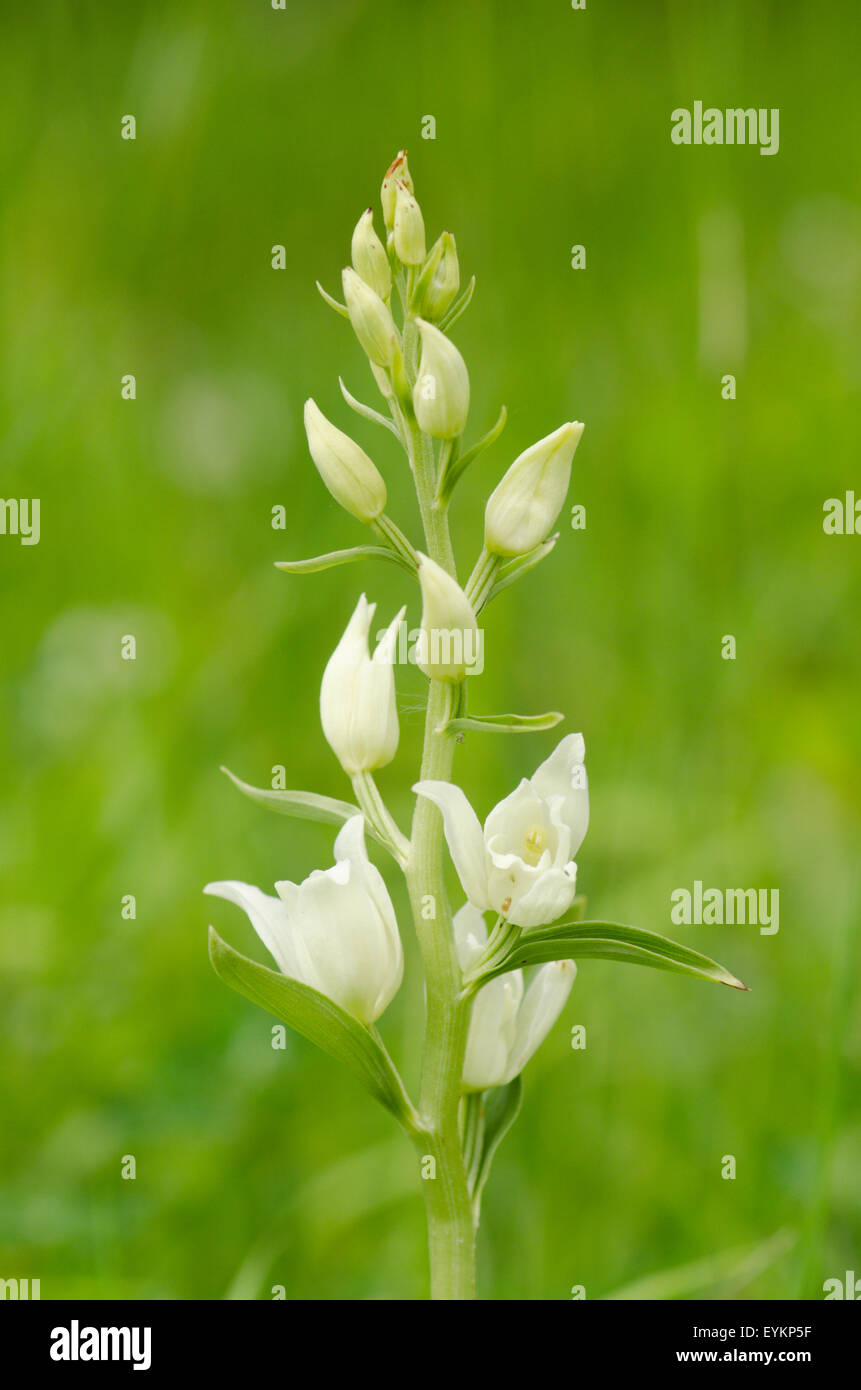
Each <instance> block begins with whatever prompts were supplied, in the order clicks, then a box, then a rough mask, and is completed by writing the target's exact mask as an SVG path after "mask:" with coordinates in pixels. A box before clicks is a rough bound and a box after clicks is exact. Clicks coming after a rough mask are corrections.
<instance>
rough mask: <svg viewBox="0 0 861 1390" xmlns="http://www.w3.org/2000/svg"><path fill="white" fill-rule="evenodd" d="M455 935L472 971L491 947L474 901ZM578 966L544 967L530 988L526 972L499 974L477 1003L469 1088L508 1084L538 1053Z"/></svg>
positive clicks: (466, 1073)
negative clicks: (527, 983)
mask: <svg viewBox="0 0 861 1390" xmlns="http://www.w3.org/2000/svg"><path fill="white" fill-rule="evenodd" d="M454 936H455V944H456V946H457V955H458V960H459V961H460V967H461V970H463V971H464V972H466V971H468V970H471V969H472V967H473V966H474V965H475V964H476V963H477V961H478V960H479V958H480V956H481V955H482V952H483V951H484V948H485V946H486V945H487V927H486V926H485V922H484V918H483V917H482V915H481V913H480V912H479V911H478V909H477V908H475V907H472V906H471V905H470V904H469V903H467V904H466V906H465V907H462V908H461V909H460V912H457V913H455V918H454ZM576 974H577V967H576V965H575V964H574V962H573V960H558V961H552V962H551V963H550V964H549V965H542V967H541V969H540V970H537V971H536V972H535V974H534V975H533V977H532V980H531V982H530V985H529V988H528V989H524V983H523V971H522V970H510V971H508V972H507V973H506V974H505V975H497V976H496V979H494V980H491V981H490V983H489V984H486V985H485V986H484V987H483V989H480V990H479V992H478V994H477V995H476V997H475V1002H474V1004H473V1006H472V1017H471V1018H470V1023H469V1033H468V1035H467V1040H466V1056H465V1058H464V1063H463V1088H464V1090H465V1091H485V1090H487V1088H488V1087H489V1086H506V1085H507V1084H508V1082H509V1081H513V1080H514V1078H515V1076H519V1074H520V1073H521V1072H522V1071H523V1068H524V1067H525V1066H526V1063H527V1062H528V1061H529V1059H530V1057H532V1056H534V1054H535V1053H536V1052H537V1051H538V1048H539V1047H540V1046H541V1044H542V1043H543V1041H544V1039H545V1038H546V1037H547V1034H548V1033H549V1032H550V1029H551V1028H552V1027H553V1025H554V1023H555V1022H556V1020H557V1018H558V1017H559V1015H560V1014H561V1012H562V1010H563V1008H564V1007H565V1002H566V1000H567V999H568V995H569V994H570V993H571V986H572V985H573V984H574V977H575V975H576Z"/></svg>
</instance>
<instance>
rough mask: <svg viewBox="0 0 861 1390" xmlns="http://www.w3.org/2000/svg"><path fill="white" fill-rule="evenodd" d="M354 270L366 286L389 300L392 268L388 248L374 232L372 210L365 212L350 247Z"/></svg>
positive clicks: (358, 223) (357, 224)
mask: <svg viewBox="0 0 861 1390" xmlns="http://www.w3.org/2000/svg"><path fill="white" fill-rule="evenodd" d="M350 255H351V258H352V261H353V268H354V269H355V270H356V272H357V274H359V275H361V277H362V279H363V280H364V282H365V284H366V285H370V287H371V289H372V290H375V291H376V293H377V294H378V295H379V296H380V298H381V299H388V297H389V295H390V294H391V292H392V268H391V266H390V265H389V258H388V256H387V255H386V248H385V246H384V245H383V243H382V242H381V241H380V238H379V237H378V236H377V234H376V232H375V231H374V214H373V212H372V211H371V209H370V208H368V210H367V212H363V213H362V215H361V217H360V218H359V220H358V222H357V223H356V230H355V231H354V232H353V241H352V245H351V247H350Z"/></svg>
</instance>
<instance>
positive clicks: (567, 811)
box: [413, 734, 589, 927]
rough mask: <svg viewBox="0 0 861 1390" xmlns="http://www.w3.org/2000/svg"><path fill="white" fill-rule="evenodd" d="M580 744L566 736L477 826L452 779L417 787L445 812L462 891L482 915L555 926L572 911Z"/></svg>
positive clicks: (581, 779) (579, 831)
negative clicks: (554, 924) (564, 915)
mask: <svg viewBox="0 0 861 1390" xmlns="http://www.w3.org/2000/svg"><path fill="white" fill-rule="evenodd" d="M585 757H586V745H585V743H584V741H583V735H582V734H568V735H567V737H565V738H563V739H562V741H561V743H559V744H557V746H556V748H555V749H554V750H553V752H552V753H551V754H550V757H549V758H547V759H546V761H545V762H543V763H542V764H541V766H540V767H539V768H538V770H537V772H535V773H533V775H532V777H530V778H525V777H524V779H523V781H522V782H521V783H520V786H519V787H517V788H516V790H515V791H513V792H512V793H511V795H510V796H507V797H506V798H505V799H504V801H500V802H499V804H498V805H497V806H494V808H493V810H492V811H491V812H490V815H489V816H488V817H487V820H486V821H485V822H484V829H482V827H481V824H480V822H479V819H478V817H477V816H476V814H475V812H474V810H473V809H472V807H471V806H470V804H469V801H468V800H467V798H466V796H465V794H464V793H463V792H462V791H461V789H460V787H457V786H455V785H454V783H452V782H436V781H426V782H417V783H416V785H415V786H414V787H413V791H415V792H417V793H418V794H419V796H426V797H427V798H428V800H429V801H432V802H433V803H434V805H435V806H438V807H439V809H440V811H441V812H442V815H443V824H444V829H445V838H446V841H447V842H448V847H449V852H450V854H451V857H452V860H453V861H454V866H455V868H456V869H457V872H458V876H459V878H460V881H461V883H462V885H463V890H464V892H465V893H466V896H467V898H468V899H469V901H470V902H471V903H472V905H473V907H477V908H478V910H479V911H480V912H485V911H489V910H491V909H492V910H493V911H494V912H497V913H499V915H500V916H502V917H506V918H507V919H508V921H509V922H513V923H514V925H515V926H518V927H540V926H543V925H544V924H545V923H547V922H553V921H555V920H556V918H557V917H559V916H560V915H561V914H562V913H563V912H565V911H566V910H567V908H569V907H570V906H571V902H572V901H573V898H574V893H575V891H576V883H577V865H576V864H575V863H574V855H575V854H576V853H577V850H578V849H579V848H580V846H581V844H582V843H583V839H584V837H585V834H586V830H587V827H588V825H589V790H588V786H587V782H586V768H585V766H584V759H585Z"/></svg>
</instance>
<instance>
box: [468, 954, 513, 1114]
mask: <svg viewBox="0 0 861 1390" xmlns="http://www.w3.org/2000/svg"><path fill="white" fill-rule="evenodd" d="M522 998H523V973H522V971H520V970H512V971H510V972H509V973H508V974H507V975H499V976H497V978H496V979H495V980H491V981H490V984H487V985H485V986H484V989H482V990H480V991H479V993H478V994H477V995H476V999H475V1003H474V1004H473V1006H472V1018H471V1019H470V1023H469V1034H468V1036H467V1041H466V1056H465V1058H464V1064H463V1085H464V1088H465V1089H466V1090H467V1091H484V1090H486V1089H487V1088H488V1086H500V1085H501V1084H502V1081H503V1078H504V1077H505V1073H506V1068H507V1066H508V1058H509V1056H510V1053H511V1049H512V1047H513V1045H514V1040H515V1037H516V1030H517V1011H518V1008H519V1006H520V1001H521V999H522Z"/></svg>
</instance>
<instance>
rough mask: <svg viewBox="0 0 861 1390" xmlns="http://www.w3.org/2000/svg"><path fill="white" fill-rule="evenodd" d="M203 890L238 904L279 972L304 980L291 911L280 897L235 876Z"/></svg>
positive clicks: (208, 885) (208, 884) (215, 896)
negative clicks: (241, 881) (240, 880)
mask: <svg viewBox="0 0 861 1390" xmlns="http://www.w3.org/2000/svg"><path fill="white" fill-rule="evenodd" d="M203 891H204V893H208V894H209V895H210V897H213V898H226V900H227V901H228V902H230V903H236V906H237V907H241V908H242V910H243V912H245V913H246V914H247V916H248V920H249V922H250V923H251V925H252V927H253V928H254V930H255V931H256V933H257V935H258V936H259V937H260V940H261V941H262V942H263V945H264V946H265V947H266V949H267V951H268V952H269V954H270V955H271V956H272V957H273V958H274V960H275V962H276V964H277V966H278V969H279V970H280V971H281V973H282V974H283V975H289V976H290V977H291V978H292V979H294V980H300V981H303V982H305V983H307V981H305V980H304V975H303V974H302V973H301V971H300V968H299V960H298V956H297V953H296V948H295V941H294V935H293V927H292V923H291V921H290V914H289V912H288V910H287V906H286V904H285V903H284V902H282V901H281V899H280V898H271V897H269V895H268V894H267V893H263V892H261V890H260V889H259V888H256V887H255V886H254V884H253V883H240V882H239V881H238V880H237V879H229V880H226V881H224V882H221V883H207V885H206V887H205V888H204V890H203Z"/></svg>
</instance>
